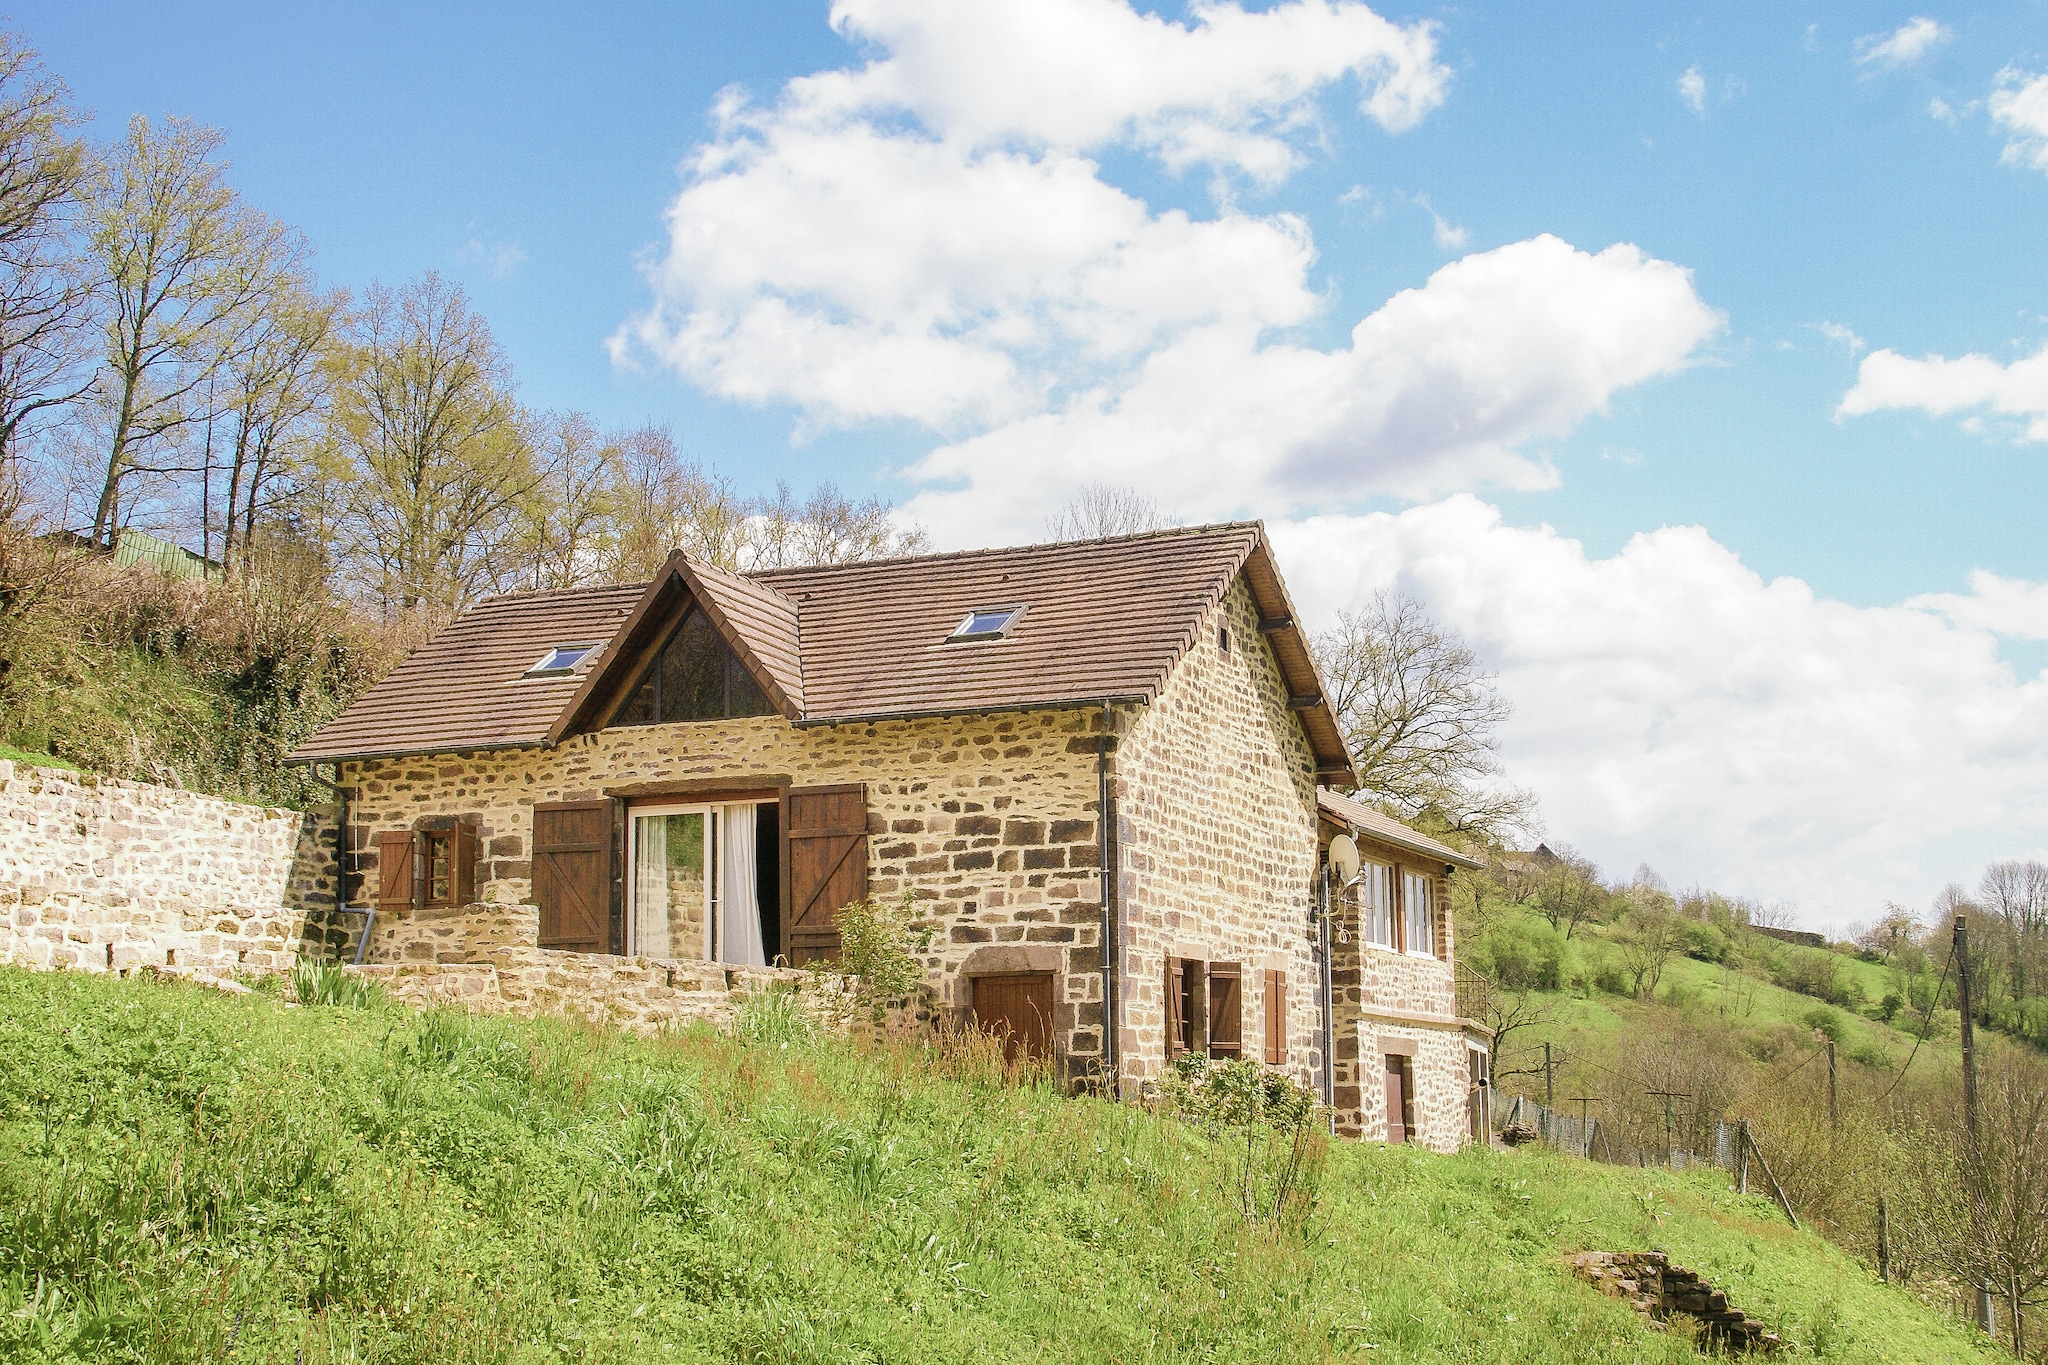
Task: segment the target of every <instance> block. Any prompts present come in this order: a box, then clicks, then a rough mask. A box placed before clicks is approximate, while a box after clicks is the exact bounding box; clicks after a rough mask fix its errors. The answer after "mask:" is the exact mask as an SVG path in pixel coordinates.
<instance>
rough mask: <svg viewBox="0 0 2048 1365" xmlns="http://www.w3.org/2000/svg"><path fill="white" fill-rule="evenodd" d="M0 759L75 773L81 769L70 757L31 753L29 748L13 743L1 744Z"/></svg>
mask: <svg viewBox="0 0 2048 1365" xmlns="http://www.w3.org/2000/svg"><path fill="white" fill-rule="evenodd" d="M0 759H4V760H6V761H7V762H10V763H28V764H33V765H34V766H35V767H38V768H63V769H65V770H66V771H69V772H74V773H75V772H78V771H79V767H78V765H77V764H76V763H73V762H71V761H70V760H68V759H62V758H59V757H57V756H56V755H55V754H37V753H31V752H29V751H28V750H27V749H17V748H15V747H14V746H13V745H11V744H0Z"/></svg>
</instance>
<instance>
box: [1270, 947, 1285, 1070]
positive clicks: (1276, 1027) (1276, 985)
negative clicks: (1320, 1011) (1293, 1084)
mask: <svg viewBox="0 0 2048 1365" xmlns="http://www.w3.org/2000/svg"><path fill="white" fill-rule="evenodd" d="M1265 1015H1266V1065H1267V1066H1283V1065H1285V1064H1286V1062H1287V973H1285V972H1277V971H1272V970H1268V971H1267V973H1266V1008H1265Z"/></svg>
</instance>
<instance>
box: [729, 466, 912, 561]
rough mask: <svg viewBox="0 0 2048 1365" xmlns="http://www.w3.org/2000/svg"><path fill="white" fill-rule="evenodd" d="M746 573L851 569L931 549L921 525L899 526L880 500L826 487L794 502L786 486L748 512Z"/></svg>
mask: <svg viewBox="0 0 2048 1365" xmlns="http://www.w3.org/2000/svg"><path fill="white" fill-rule="evenodd" d="M751 512H752V516H751V517H750V530H751V533H752V534H751V541H752V544H751V547H750V554H749V555H748V558H749V561H750V562H749V563H748V565H747V567H748V568H757V569H787V568H794V567H796V566H798V565H803V564H852V563H858V562H861V561H865V560H870V559H886V558H889V557H891V556H895V555H910V554H921V553H923V552H924V551H927V550H929V549H931V537H930V536H929V535H927V534H926V533H925V530H924V528H923V527H921V526H899V525H897V523H896V518H895V509H894V508H892V507H891V506H890V505H889V504H888V503H887V502H885V501H883V500H882V499H881V498H877V497H868V498H865V499H863V500H861V501H859V502H856V501H854V500H853V499H851V498H849V497H847V496H846V495H845V494H843V493H841V492H840V491H839V489H838V487H837V486H836V485H833V484H830V483H825V484H820V485H818V487H816V488H814V489H812V490H811V494H810V496H809V497H807V498H805V499H804V500H803V501H802V502H798V501H797V500H796V499H795V498H794V497H793V496H792V495H791V493H790V491H789V485H788V484H778V485H776V489H775V496H774V497H773V498H762V499H760V500H758V501H756V502H755V503H754V504H753V506H752V508H751Z"/></svg>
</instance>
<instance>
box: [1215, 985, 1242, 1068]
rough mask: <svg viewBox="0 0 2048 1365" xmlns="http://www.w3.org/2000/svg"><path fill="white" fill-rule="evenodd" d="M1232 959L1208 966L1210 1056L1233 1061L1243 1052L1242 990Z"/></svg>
mask: <svg viewBox="0 0 2048 1365" xmlns="http://www.w3.org/2000/svg"><path fill="white" fill-rule="evenodd" d="M1241 985H1242V981H1241V974H1240V972H1239V970H1238V966H1237V964H1236V963H1235V962H1213V963H1211V964H1210V965H1209V1055H1210V1056H1211V1057H1214V1058H1217V1059H1219V1060H1222V1059H1228V1060H1235V1059H1237V1058H1238V1057H1241V1056H1243V1055H1244V992H1243V991H1242V990H1241V989H1240V987H1241Z"/></svg>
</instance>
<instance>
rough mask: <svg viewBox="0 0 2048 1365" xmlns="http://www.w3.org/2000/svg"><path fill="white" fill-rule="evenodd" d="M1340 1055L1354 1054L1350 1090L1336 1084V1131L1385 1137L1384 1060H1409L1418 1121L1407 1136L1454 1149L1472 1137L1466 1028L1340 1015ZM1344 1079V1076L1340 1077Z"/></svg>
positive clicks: (1437, 1149)
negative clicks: (1403, 1057) (1389, 1057)
mask: <svg viewBox="0 0 2048 1365" xmlns="http://www.w3.org/2000/svg"><path fill="white" fill-rule="evenodd" d="M1338 1017H1339V1021H1340V1022H1339V1029H1340V1030H1341V1031H1340V1032H1339V1033H1338V1035H1337V1056H1338V1058H1339V1059H1344V1058H1347V1057H1349V1058H1353V1059H1357V1060H1356V1061H1355V1062H1354V1067H1355V1070H1353V1071H1352V1072H1350V1073H1349V1074H1351V1075H1352V1076H1354V1077H1356V1079H1355V1080H1353V1081H1352V1083H1351V1087H1350V1090H1349V1093H1347V1091H1346V1088H1345V1087H1344V1086H1343V1085H1341V1084H1340V1085H1339V1087H1338V1099H1339V1104H1338V1107H1337V1131H1338V1132H1339V1133H1342V1134H1344V1135H1345V1136H1347V1137H1362V1138H1366V1139H1369V1140H1371V1141H1375V1142H1384V1141H1386V1139H1387V1086H1386V1064H1387V1063H1386V1059H1387V1057H1388V1056H1389V1055H1390V1054H1392V1055H1396V1056H1405V1057H1407V1058H1408V1059H1409V1063H1410V1065H1409V1074H1410V1077H1411V1084H1412V1085H1413V1087H1414V1090H1415V1094H1414V1096H1413V1098H1412V1102H1411V1108H1412V1109H1413V1111H1414V1119H1415V1126H1414V1127H1413V1128H1412V1129H1410V1130H1409V1132H1408V1141H1410V1142H1415V1143H1420V1144H1421V1145H1422V1146H1424V1147H1427V1148H1429V1149H1430V1150H1431V1151H1433V1152H1455V1151H1457V1150H1458V1148H1460V1147H1462V1146H1463V1145H1464V1144H1465V1143H1466V1142H1467V1141H1468V1140H1469V1139H1470V1137H1471V1123H1472V1119H1471V1109H1470V1107H1469V1101H1470V1098H1471V1094H1470V1092H1471V1086H1470V1082H1469V1079H1468V1078H1469V1076H1470V1073H1471V1063H1470V1060H1469V1059H1468V1058H1467V1056H1466V1055H1465V1048H1466V1040H1465V1030H1464V1029H1463V1028H1461V1027H1458V1026H1457V1025H1455V1024H1448V1023H1447V1024H1442V1025H1439V1024H1432V1023H1421V1022H1417V1021H1414V1020H1406V1019H1375V1018H1371V1017H1366V1018H1359V1017H1357V1016H1355V1015H1354V1016H1351V1017H1350V1018H1348V1019H1347V1018H1345V1017H1344V1016H1343V1015H1342V1014H1340V1015H1339V1016H1338ZM1342 1079H1343V1078H1342V1077H1340V1081H1341V1080H1342Z"/></svg>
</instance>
